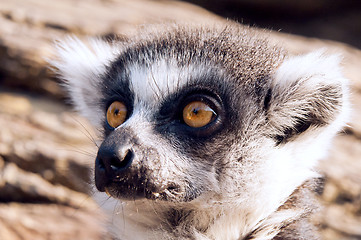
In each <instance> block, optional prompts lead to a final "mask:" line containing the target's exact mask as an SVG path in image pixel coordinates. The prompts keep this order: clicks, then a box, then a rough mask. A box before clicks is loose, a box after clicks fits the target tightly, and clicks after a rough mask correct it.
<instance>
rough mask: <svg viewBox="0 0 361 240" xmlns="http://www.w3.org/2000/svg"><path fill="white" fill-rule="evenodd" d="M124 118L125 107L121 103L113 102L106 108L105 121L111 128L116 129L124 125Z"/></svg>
mask: <svg viewBox="0 0 361 240" xmlns="http://www.w3.org/2000/svg"><path fill="white" fill-rule="evenodd" d="M126 117H127V107H126V106H125V105H124V104H123V103H121V102H118V101H115V102H113V103H112V104H111V105H110V106H109V107H108V110H107V121H108V124H109V125H110V126H111V127H113V128H116V127H118V126H119V125H121V124H122V123H124V121H125V118H126Z"/></svg>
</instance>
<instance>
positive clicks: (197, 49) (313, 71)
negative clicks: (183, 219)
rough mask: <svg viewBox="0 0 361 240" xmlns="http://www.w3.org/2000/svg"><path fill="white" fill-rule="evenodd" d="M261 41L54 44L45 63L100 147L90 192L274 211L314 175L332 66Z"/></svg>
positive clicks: (329, 123)
mask: <svg viewBox="0 0 361 240" xmlns="http://www.w3.org/2000/svg"><path fill="white" fill-rule="evenodd" d="M265 35H267V34H265V33H259V32H258V31H256V30H253V29H250V28H247V27H243V26H240V25H238V24H233V23H228V24H227V26H214V27H194V26H171V27H165V26H161V27H156V28H154V29H151V30H145V31H143V32H141V33H140V34H139V35H136V36H133V37H131V38H129V39H123V40H121V41H118V40H114V41H110V42H109V41H102V40H91V41H90V42H89V44H88V45H85V44H83V43H81V42H80V41H79V40H77V39H69V40H68V41H66V42H64V43H61V44H60V45H59V46H58V55H59V58H58V60H56V61H54V62H53V64H54V65H55V66H56V67H57V68H58V69H59V72H60V74H61V76H62V78H63V79H64V83H65V86H66V88H67V90H68V91H69V93H70V96H71V99H72V101H73V103H74V104H75V106H76V107H77V109H78V110H79V111H80V112H81V113H82V114H83V115H84V116H86V117H87V118H88V119H90V121H91V122H92V123H93V124H94V125H95V126H96V128H98V129H99V130H100V132H101V137H102V139H103V141H102V143H101V145H100V147H99V151H98V154H97V157H96V160H95V184H96V187H97V189H98V190H99V191H102V192H104V191H105V192H107V193H108V194H110V195H111V196H113V197H114V198H119V199H123V200H127V199H130V200H134V199H152V200H157V201H158V202H165V201H166V202H173V203H174V202H175V203H179V204H186V203H189V202H192V203H197V202H198V203H202V204H205V203H207V202H208V203H209V202H212V203H216V202H218V203H220V202H222V203H226V202H237V203H238V204H240V205H241V204H242V203H246V202H248V203H252V204H254V205H257V206H261V205H262V206H263V205H267V204H270V205H272V206H273V205H274V206H278V205H279V204H280V203H281V202H283V201H285V199H286V198H287V197H288V196H289V195H290V194H291V193H292V192H293V191H294V189H295V188H297V187H298V186H299V185H301V184H302V183H303V182H304V181H305V180H307V179H309V178H311V177H314V176H315V175H316V174H315V172H314V167H315V164H316V162H317V159H319V158H321V157H322V156H323V155H324V153H325V150H326V148H327V146H328V144H329V143H330V139H331V138H332V137H333V136H334V135H335V134H336V132H337V131H339V129H340V128H341V126H342V125H343V124H344V120H345V119H344V118H345V117H344V116H345V114H344V112H345V111H346V110H347V99H346V92H345V91H346V90H345V89H346V87H345V81H344V79H343V77H342V75H341V73H340V69H339V66H338V64H339V60H338V57H335V56H325V55H324V54H323V53H322V52H316V53H311V54H308V55H304V56H296V57H290V56H288V55H287V53H286V52H285V51H284V50H282V49H281V48H279V47H276V46H273V45H272V44H270V43H268V42H267V40H266V37H265ZM258 199H267V203H265V202H261V201H258ZM262 201H263V200H262Z"/></svg>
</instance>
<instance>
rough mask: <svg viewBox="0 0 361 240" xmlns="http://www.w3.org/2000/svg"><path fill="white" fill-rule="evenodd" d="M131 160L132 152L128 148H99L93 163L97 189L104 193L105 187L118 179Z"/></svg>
mask: <svg viewBox="0 0 361 240" xmlns="http://www.w3.org/2000/svg"><path fill="white" fill-rule="evenodd" d="M133 158H134V152H133V150H132V149H131V148H130V147H125V146H124V147H121V148H116V147H114V146H109V147H108V146H101V147H100V148H99V151H98V155H97V158H96V161H95V185H96V187H97V189H98V190H99V191H102V192H104V191H105V186H106V185H107V184H108V183H109V182H111V181H112V180H115V179H116V178H118V177H119V176H120V175H121V174H122V171H124V170H125V169H127V168H128V167H129V166H130V165H131V163H132V161H133Z"/></svg>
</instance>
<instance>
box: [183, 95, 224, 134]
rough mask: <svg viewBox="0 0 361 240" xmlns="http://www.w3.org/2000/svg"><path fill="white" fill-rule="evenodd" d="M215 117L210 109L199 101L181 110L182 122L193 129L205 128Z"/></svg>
mask: <svg viewBox="0 0 361 240" xmlns="http://www.w3.org/2000/svg"><path fill="white" fill-rule="evenodd" d="M216 115H217V114H216V113H215V112H214V111H213V109H212V108H210V107H209V106H208V105H207V104H205V103H203V102H200V101H194V102H191V103H189V104H188V105H187V106H186V107H185V108H184V109H183V120H184V122H185V123H186V124H187V125H188V126H190V127H194V128H200V127H204V126H206V125H207V124H209V123H210V122H211V121H212V120H213V119H214V117H215V116H216Z"/></svg>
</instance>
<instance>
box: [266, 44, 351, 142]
mask: <svg viewBox="0 0 361 240" xmlns="http://www.w3.org/2000/svg"><path fill="white" fill-rule="evenodd" d="M339 63H340V57H339V56H337V55H332V56H325V55H324V54H323V52H322V51H318V52H314V53H310V54H307V55H304V56H297V57H293V58H290V59H287V60H285V62H283V63H282V65H281V66H280V67H279V68H278V69H277V71H276V73H275V77H274V78H273V80H272V83H271V87H270V90H269V92H268V96H267V97H266V99H265V107H266V109H267V118H268V120H269V123H270V125H271V126H272V129H273V130H272V132H273V133H272V135H273V136H272V137H274V138H275V140H276V143H277V144H280V143H283V142H287V141H289V140H292V139H293V138H295V137H297V136H298V135H300V134H302V133H304V132H307V131H310V130H311V129H317V128H321V127H324V126H330V125H333V126H332V127H333V129H335V131H338V130H339V129H340V127H341V126H342V125H343V124H344V122H345V121H346V119H345V118H346V117H345V116H346V115H347V114H346V112H347V109H348V99H347V96H348V92H347V89H348V88H347V81H346V80H345V79H344V77H343V76H342V74H341V69H340V66H339Z"/></svg>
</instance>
